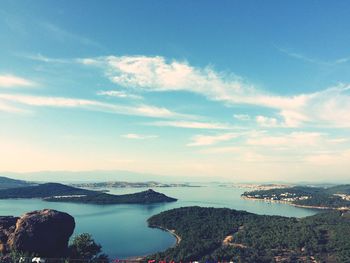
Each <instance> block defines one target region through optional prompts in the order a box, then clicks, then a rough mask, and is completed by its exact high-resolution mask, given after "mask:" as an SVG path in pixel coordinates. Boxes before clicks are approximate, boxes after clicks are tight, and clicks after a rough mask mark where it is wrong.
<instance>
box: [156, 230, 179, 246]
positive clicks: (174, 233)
mask: <svg viewBox="0 0 350 263" xmlns="http://www.w3.org/2000/svg"><path fill="white" fill-rule="evenodd" d="M150 227H153V228H158V229H161V230H163V231H167V232H169V233H170V234H172V235H173V236H174V237H175V238H176V243H175V245H174V246H177V245H178V244H180V242H181V237H180V236H179V235H178V234H176V232H175V230H174V229H167V228H164V227H161V226H150Z"/></svg>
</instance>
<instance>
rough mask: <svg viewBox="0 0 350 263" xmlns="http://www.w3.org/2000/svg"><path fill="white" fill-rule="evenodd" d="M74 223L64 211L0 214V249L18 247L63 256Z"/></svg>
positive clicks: (40, 253)
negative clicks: (17, 214) (13, 215)
mask: <svg viewBox="0 0 350 263" xmlns="http://www.w3.org/2000/svg"><path fill="white" fill-rule="evenodd" d="M74 227H75V222H74V218H73V217H72V216H70V215H69V214H67V213H63V212H59V211H55V210H50V209H44V210H40V211H33V212H30V213H27V214H24V215H23V216H21V217H20V218H16V217H0V252H2V253H3V254H5V253H7V252H9V251H21V252H27V253H29V254H36V255H39V256H41V257H62V256H64V255H65V254H66V253H67V249H68V241H69V237H70V236H71V235H72V234H73V231H74Z"/></svg>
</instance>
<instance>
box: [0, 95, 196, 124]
mask: <svg viewBox="0 0 350 263" xmlns="http://www.w3.org/2000/svg"><path fill="white" fill-rule="evenodd" d="M0 100H2V101H6V102H7V103H14V104H22V105H27V106H34V107H58V108H81V109H88V110H93V111H101V112H109V113H117V114H123V115H136V116H145V117H151V118H170V119H172V118H192V117H193V116H189V115H185V114H180V113H177V112H173V111H171V110H168V109H166V108H162V107H156V106H152V105H144V104H143V105H135V106H125V105H119V104H111V103H103V102H99V101H95V100H86V99H76V98H64V97H45V96H31V95H20V94H15V95H14V94H1V93H0Z"/></svg>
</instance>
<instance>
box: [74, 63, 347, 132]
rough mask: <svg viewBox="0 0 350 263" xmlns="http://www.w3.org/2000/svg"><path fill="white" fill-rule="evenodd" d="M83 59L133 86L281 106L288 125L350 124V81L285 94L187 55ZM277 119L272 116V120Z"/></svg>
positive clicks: (279, 110)
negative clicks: (188, 58) (198, 64)
mask: <svg viewBox="0 0 350 263" xmlns="http://www.w3.org/2000/svg"><path fill="white" fill-rule="evenodd" d="M80 63H83V64H85V65H94V66H98V67H103V68H104V69H105V73H106V74H107V76H108V78H109V79H110V80H111V81H112V82H113V83H116V84H118V85H120V86H123V87H125V88H128V89H138V90H140V91H143V92H147V91H148V92H165V91H174V90H178V91H187V92H193V93H198V94H201V95H203V96H205V97H206V98H207V99H209V100H215V101H221V102H223V103H224V104H225V105H226V106H229V105H236V104H248V105H254V106H259V107H266V108H270V109H273V110H275V111H276V114H278V115H279V116H280V117H281V118H282V119H283V122H282V123H281V124H282V125H283V126H285V127H299V126H302V125H304V124H309V125H317V126H320V125H323V126H333V127H350V115H349V114H346V112H349V110H350V96H349V95H347V91H348V90H349V85H346V84H342V85H338V86H336V87H331V88H328V89H325V90H321V91H319V92H314V93H308V94H307V93H306V94H297V95H294V96H282V95H275V94H268V93H266V92H264V91H261V90H259V89H257V88H256V87H254V86H253V85H250V84H248V83H246V82H244V81H242V79H239V78H237V77H235V76H233V75H228V74H223V73H219V72H216V71H215V70H213V69H212V68H210V67H206V68H197V67H193V66H191V65H189V63H187V62H184V61H176V60H171V61H168V60H166V59H165V58H163V57H158V56H157V57H146V56H131V57H130V56H122V57H115V56H109V57H99V58H87V59H84V60H81V61H80ZM270 122H271V120H270Z"/></svg>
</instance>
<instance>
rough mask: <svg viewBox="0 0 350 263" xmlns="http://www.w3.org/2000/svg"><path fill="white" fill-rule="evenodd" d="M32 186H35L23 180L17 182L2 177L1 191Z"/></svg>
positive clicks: (0, 178) (0, 177)
mask: <svg viewBox="0 0 350 263" xmlns="http://www.w3.org/2000/svg"><path fill="white" fill-rule="evenodd" d="M30 185H33V183H30V182H27V181H23V180H15V179H11V178H8V177H5V176H0V189H8V188H17V187H26V186H30Z"/></svg>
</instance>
